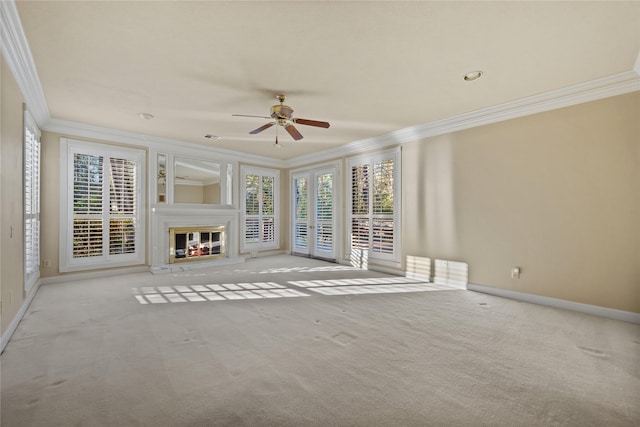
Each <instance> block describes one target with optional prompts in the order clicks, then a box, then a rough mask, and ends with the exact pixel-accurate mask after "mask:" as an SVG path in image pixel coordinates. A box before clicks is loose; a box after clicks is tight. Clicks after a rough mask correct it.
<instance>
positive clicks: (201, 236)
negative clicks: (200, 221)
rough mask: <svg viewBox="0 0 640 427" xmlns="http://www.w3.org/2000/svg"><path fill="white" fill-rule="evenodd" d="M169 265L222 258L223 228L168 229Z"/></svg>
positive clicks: (219, 226)
mask: <svg viewBox="0 0 640 427" xmlns="http://www.w3.org/2000/svg"><path fill="white" fill-rule="evenodd" d="M169 245H170V246H169V264H174V263H180V262H190V261H204V260H207V259H214V258H224V256H225V227H224V225H216V226H211V227H170V228H169Z"/></svg>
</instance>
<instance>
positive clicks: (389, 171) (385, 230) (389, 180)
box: [371, 159, 394, 254]
mask: <svg viewBox="0 0 640 427" xmlns="http://www.w3.org/2000/svg"><path fill="white" fill-rule="evenodd" d="M372 202H373V203H372V205H373V206H372V214H373V218H372V228H371V238H372V245H371V250H372V251H373V252H378V253H383V254H393V242H394V239H393V237H394V227H393V211H394V193H393V160H388V159H387V160H382V161H379V162H374V163H373V201H372Z"/></svg>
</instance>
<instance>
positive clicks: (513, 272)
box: [511, 267, 520, 279]
mask: <svg viewBox="0 0 640 427" xmlns="http://www.w3.org/2000/svg"><path fill="white" fill-rule="evenodd" d="M511 278H512V279H519V278H520V267H513V268H512V269H511Z"/></svg>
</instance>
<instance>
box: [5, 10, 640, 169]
mask: <svg viewBox="0 0 640 427" xmlns="http://www.w3.org/2000/svg"><path fill="white" fill-rule="evenodd" d="M17 9H18V12H19V14H20V19H21V21H22V24H23V27H24V30H25V34H26V37H27V40H28V43H29V46H30V49H31V52H32V55H33V58H34V62H35V65H36V68H37V72H38V75H39V78H40V81H41V84H42V87H43V89H44V94H45V97H46V100H47V104H48V106H49V110H50V113H51V116H52V117H53V118H56V119H63V120H70V121H76V122H81V123H86V124H91V125H97V126H103V127H108V128H113V129H118V130H125V131H130V132H136V133H140V134H144V135H153V136H159V137H166V138H171V139H176V140H181V141H186V142H191V143H196V144H203V145H208V146H214V147H219V148H224V149H230V150H238V151H241V152H246V153H253V154H258V155H263V156H269V157H275V158H280V159H290V158H294V157H298V156H301V155H304V154H309V153H312V152H315V151H320V150H326V149H330V148H334V147H338V146H339V145H342V144H346V143H349V142H353V141H358V140H362V139H366V138H371V137H375V136H378V135H383V134H387V133H389V132H392V131H395V130H398V129H402V128H406V127H410V126H415V125H420V124H425V123H430V122H433V121H435V120H440V119H444V118H447V117H451V116H454V115H458V114H462V113H467V112H471V111H475V110H478V109H481V108H485V107H489V106H493V105H497V104H501V103H504V102H508V101H513V100H517V99H520V98H524V97H527V96H531V95H535V94H539V93H543V92H547V91H550V90H555V89H560V88H563V87H566V86H569V85H572V84H576V83H581V82H586V81H590V80H593V79H597V78H601V77H605V76H610V75H613V74H617V73H622V72H626V71H629V70H631V69H632V68H633V66H634V62H635V60H636V58H637V56H638V52H639V51H640V2H637V1H635V2H606V1H605V2H420V1H413V2H397V1H392V2H383V1H380V2H367V1H359V2H342V1H331V2H330V1H325V2H308V1H298V2H271V1H260V2H240V1H233V2H218V1H210V2H202V1H201V2H187V1H173V2H153V1H145V2H128V1H124V2H115V1H114V2H93V1H91V2H90V1H87V2H84V1H76V2H59V1H45V2H38V1H20V2H18V3H17ZM476 69H479V70H483V71H484V75H483V77H482V78H481V79H479V80H477V81H474V82H465V81H464V80H463V78H462V77H463V75H464V74H465V73H466V72H468V71H472V70H476ZM277 93H284V94H286V95H288V99H287V102H286V103H287V104H288V105H290V106H291V107H293V109H294V110H295V112H294V116H296V117H302V118H308V119H316V120H325V121H329V122H331V127H330V128H329V129H319V128H313V127H308V126H302V125H298V126H297V127H298V130H299V131H300V132H301V133H302V134H303V135H304V139H303V140H301V141H298V142H295V141H293V140H292V139H291V138H290V137H289V135H287V134H286V133H285V132H282V130H283V129H280V131H279V139H280V141H281V142H283V143H284V149H282V150H275V149H274V148H273V145H272V143H273V140H274V137H275V127H272V128H270V129H268V130H266V131H264V132H262V133H260V134H258V135H250V134H249V133H248V132H249V131H251V130H253V129H255V128H257V127H259V126H261V125H262V124H264V123H266V122H267V121H266V120H262V119H259V118H244V117H233V116H232V114H254V115H268V112H269V107H270V106H271V105H273V104H274V103H276V101H275V98H274V97H275V95H276V94H277ZM140 112H147V113H150V114H153V115H154V116H155V119H153V120H149V121H144V120H141V119H140V118H139V117H138V113H140ZM205 134H214V135H218V136H221V137H222V138H221V139H220V140H217V141H211V140H207V139H204V138H203V135H205Z"/></svg>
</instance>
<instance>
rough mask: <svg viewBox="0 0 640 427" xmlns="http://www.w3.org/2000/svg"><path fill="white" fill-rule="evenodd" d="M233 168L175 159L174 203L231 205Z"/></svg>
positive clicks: (215, 163) (187, 159) (195, 160)
mask: <svg viewBox="0 0 640 427" xmlns="http://www.w3.org/2000/svg"><path fill="white" fill-rule="evenodd" d="M231 176H232V165H231V164H226V163H218V162H212V161H206V160H198V159H189V158H185V157H175V159H174V173H173V201H174V203H188V204H205V205H231V204H232V196H231V195H232V191H231V190H232V189H231V184H232V179H231Z"/></svg>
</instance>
